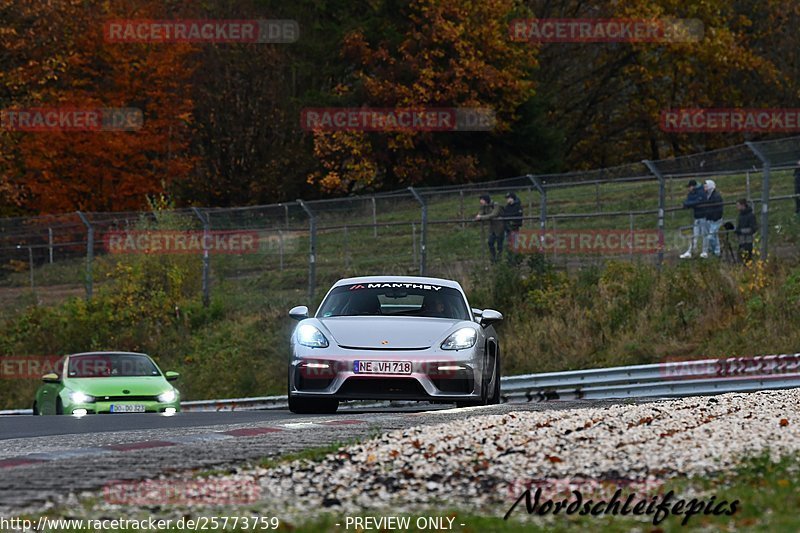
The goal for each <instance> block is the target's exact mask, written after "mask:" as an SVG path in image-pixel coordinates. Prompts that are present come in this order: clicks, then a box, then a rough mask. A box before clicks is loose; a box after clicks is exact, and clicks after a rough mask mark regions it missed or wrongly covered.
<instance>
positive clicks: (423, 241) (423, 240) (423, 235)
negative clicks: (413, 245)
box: [408, 187, 428, 276]
mask: <svg viewBox="0 0 800 533" xmlns="http://www.w3.org/2000/svg"><path fill="white" fill-rule="evenodd" d="M408 190H409V191H411V194H413V195H414V198H416V200H417V202H419V205H421V206H422V222H421V226H420V230H419V231H420V236H419V275H420V276H424V275H425V267H426V265H425V262H426V259H427V255H428V251H427V249H426V248H427V245H428V242H427V241H428V204H426V203H425V199H424V198H423V197H422V196H420V194H419V193H418V192H417V191H416V189H414V187H409V188H408Z"/></svg>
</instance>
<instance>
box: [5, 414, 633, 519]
mask: <svg viewBox="0 0 800 533" xmlns="http://www.w3.org/2000/svg"><path fill="white" fill-rule="evenodd" d="M614 403H619V402H612V401H593V402H588V401H585V402H569V401H563V402H544V403H526V404H501V405H495V406H484V407H472V408H462V409H454V408H452V406H450V405H427V404H420V406H419V407H405V408H400V409H397V408H365V409H363V410H359V409H354V410H347V411H342V412H340V413H337V414H335V415H316V416H309V415H303V416H299V415H294V414H292V413H290V412H288V411H283V410H274V411H273V410H269V411H239V412H236V411H235V412H230V411H229V412H196V413H180V414H178V415H175V416H172V417H165V416H161V415H147V414H124V415H94V416H92V415H90V416H86V417H84V418H80V419H76V418H73V417H69V416H64V417H56V416H46V417H32V416H8V417H0V435H2V439H1V440H0V515H6V516H9V515H12V514H19V513H22V512H37V511H41V510H42V509H44V508H46V507H49V506H50V505H53V504H59V503H62V504H63V502H64V501H65V498H67V497H68V496H69V495H70V493H80V492H83V491H97V490H102V489H103V487H104V486H107V485H109V484H111V483H114V482H116V481H119V480H142V479H151V478H156V477H159V476H161V475H164V474H165V473H169V472H176V471H186V470H196V471H197V470H199V471H202V470H211V469H213V470H220V469H232V468H233V469H235V468H239V467H242V466H244V465H247V464H253V463H254V462H258V461H259V460H261V459H263V458H267V457H275V456H278V455H282V454H286V453H292V452H297V451H300V450H304V449H308V448H314V447H320V446H325V445H330V444H333V443H342V444H344V443H348V442H353V441H354V440H357V439H364V438H368V437H370V436H374V435H377V434H380V433H383V432H385V431H391V430H395V429H404V428H408V427H413V426H424V425H430V424H438V423H442V422H448V421H451V420H458V419H462V418H466V417H469V416H473V415H477V414H501V413H507V412H512V411H519V410H552V409H567V408H570V407H576V406H583V407H598V406H603V405H612V404H614Z"/></svg>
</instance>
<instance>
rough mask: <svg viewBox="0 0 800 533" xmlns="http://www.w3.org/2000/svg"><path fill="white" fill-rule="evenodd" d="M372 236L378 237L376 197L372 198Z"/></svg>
mask: <svg viewBox="0 0 800 533" xmlns="http://www.w3.org/2000/svg"><path fill="white" fill-rule="evenodd" d="M372 236H373V237H376V238H377V237H378V206H377V205H376V204H375V197H374V196H373V197H372Z"/></svg>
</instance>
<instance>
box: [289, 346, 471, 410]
mask: <svg viewBox="0 0 800 533" xmlns="http://www.w3.org/2000/svg"><path fill="white" fill-rule="evenodd" d="M346 352H352V353H346ZM356 361H402V362H410V363H411V372H410V373H407V374H373V373H357V372H356V371H355V363H356ZM325 365H328V367H327V368H324V366H325ZM482 370H483V364H482V354H481V353H479V352H478V350H477V349H475V348H471V349H467V350H457V351H456V350H454V351H452V352H450V351H445V350H437V351H432V352H418V351H413V352H412V351H408V352H404V351H402V350H399V351H397V352H393V353H391V354H387V353H385V352H384V351H382V350H381V351H377V350H375V351H371V350H364V351H358V350H343V349H336V348H334V349H333V350H331V349H325V350H320V349H304V348H303V347H296V348H295V356H294V357H293V359H292V362H291V364H290V366H289V394H290V395H292V396H294V397H306V398H315V397H316V398H333V399H338V400H420V401H436V400H440V401H457V400H474V399H478V398H480V391H481V385H482V383H481V380H482Z"/></svg>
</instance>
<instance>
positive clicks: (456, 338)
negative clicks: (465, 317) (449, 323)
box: [442, 328, 478, 350]
mask: <svg viewBox="0 0 800 533" xmlns="http://www.w3.org/2000/svg"><path fill="white" fill-rule="evenodd" d="M476 340H478V332H477V331H475V330H474V329H472V328H461V329H459V330H458V331H455V332H453V333H452V334H451V335H450V336H449V337H447V339H446V340H445V341H444V342H443V343H442V350H465V349H467V348H472V347H473V346H475V341H476Z"/></svg>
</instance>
